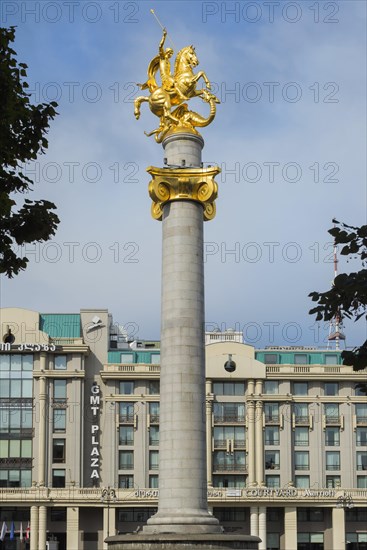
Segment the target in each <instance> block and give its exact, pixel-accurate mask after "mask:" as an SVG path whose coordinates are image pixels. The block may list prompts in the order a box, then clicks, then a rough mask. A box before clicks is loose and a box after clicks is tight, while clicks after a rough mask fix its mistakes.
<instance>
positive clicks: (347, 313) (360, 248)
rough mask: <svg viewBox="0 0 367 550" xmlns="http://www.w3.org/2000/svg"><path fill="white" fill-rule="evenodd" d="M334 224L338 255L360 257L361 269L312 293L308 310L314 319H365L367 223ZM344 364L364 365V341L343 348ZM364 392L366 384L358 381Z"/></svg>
mask: <svg viewBox="0 0 367 550" xmlns="http://www.w3.org/2000/svg"><path fill="white" fill-rule="evenodd" d="M333 222H334V224H335V226H334V227H333V228H332V229H329V233H330V235H331V236H332V237H334V240H335V244H336V245H343V247H342V249H341V251H340V254H341V255H343V256H348V257H349V258H357V259H358V258H359V259H360V260H361V265H362V269H361V270H360V271H357V272H355V273H348V274H347V273H341V274H340V275H337V277H336V278H335V280H334V283H333V286H332V288H331V289H330V290H328V291H327V292H322V293H319V292H311V294H309V296H310V297H311V298H312V300H313V301H314V302H317V303H318V305H317V306H316V307H314V308H313V309H311V310H310V314H316V320H318V321H319V320H322V319H323V320H324V321H330V320H331V319H332V318H333V317H335V316H338V315H339V316H340V317H341V318H342V317H347V318H349V319H354V320H355V321H358V320H359V319H361V318H367V269H366V267H367V266H366V261H367V225H363V226H361V227H354V226H350V225H346V224H344V223H340V222H338V221H337V220H333ZM342 359H343V364H344V365H351V366H353V369H354V370H355V371H359V370H362V369H364V368H365V367H366V366H367V340H366V341H365V342H364V343H363V344H362V345H361V346H359V347H357V348H354V349H353V350H352V351H347V350H346V351H343V352H342ZM358 386H359V387H360V388H362V389H363V390H364V391H366V392H367V384H359V385H358Z"/></svg>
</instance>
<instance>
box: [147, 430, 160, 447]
mask: <svg viewBox="0 0 367 550" xmlns="http://www.w3.org/2000/svg"><path fill="white" fill-rule="evenodd" d="M149 445H159V426H150V429H149Z"/></svg>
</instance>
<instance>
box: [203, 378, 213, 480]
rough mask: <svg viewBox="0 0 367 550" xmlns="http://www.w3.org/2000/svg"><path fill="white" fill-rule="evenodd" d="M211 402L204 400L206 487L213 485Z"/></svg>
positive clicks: (208, 388)
mask: <svg viewBox="0 0 367 550" xmlns="http://www.w3.org/2000/svg"><path fill="white" fill-rule="evenodd" d="M211 391H212V388H211V382H210V381H209V382H206V392H205V393H206V395H207V396H208V394H211ZM212 411H213V402H212V401H211V399H208V398H207V401H206V476H207V482H208V487H213V451H212V414H213V412H212Z"/></svg>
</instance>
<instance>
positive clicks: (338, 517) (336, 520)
mask: <svg viewBox="0 0 367 550" xmlns="http://www.w3.org/2000/svg"><path fill="white" fill-rule="evenodd" d="M344 516H345V510H344V508H335V507H334V508H332V533H333V548H344V545H345V517H344Z"/></svg>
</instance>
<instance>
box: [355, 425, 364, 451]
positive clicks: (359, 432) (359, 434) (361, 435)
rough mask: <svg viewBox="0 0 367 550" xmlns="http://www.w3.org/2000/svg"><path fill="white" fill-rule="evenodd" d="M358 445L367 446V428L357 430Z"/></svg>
mask: <svg viewBox="0 0 367 550" xmlns="http://www.w3.org/2000/svg"><path fill="white" fill-rule="evenodd" d="M356 445H357V447H364V446H367V427H366V428H357V430H356Z"/></svg>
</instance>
